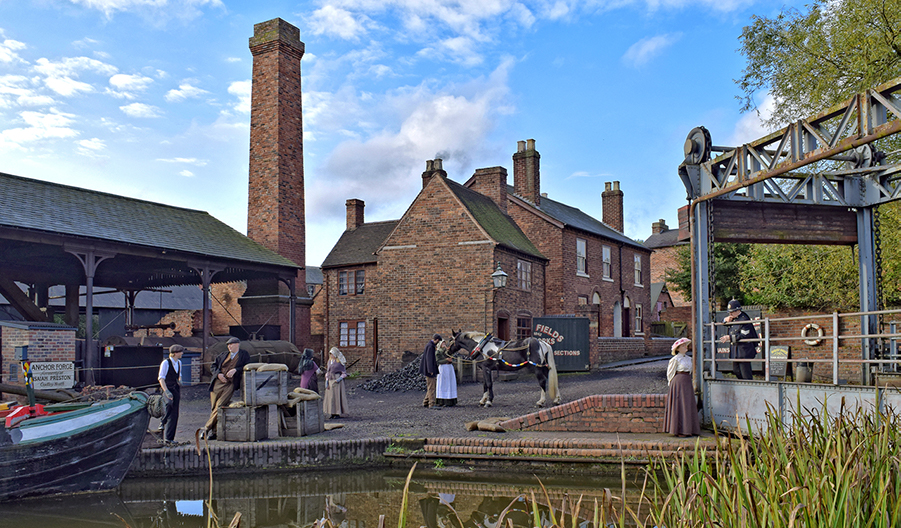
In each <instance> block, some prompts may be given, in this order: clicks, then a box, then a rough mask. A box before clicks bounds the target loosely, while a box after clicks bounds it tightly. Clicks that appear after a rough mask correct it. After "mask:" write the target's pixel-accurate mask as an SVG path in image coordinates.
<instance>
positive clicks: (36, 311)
mask: <svg viewBox="0 0 901 528" xmlns="http://www.w3.org/2000/svg"><path fill="white" fill-rule="evenodd" d="M0 293H2V294H3V296H4V297H6V300H7V301H9V304H11V305H12V307H13V308H15V309H16V311H18V312H19V313H20V314H21V315H22V317H24V318H26V319H27V320H29V321H36V322H41V323H46V322H49V320H50V319H49V317H48V316H47V312H44V311H41V309H40V308H38V306H37V305H36V304H34V303H33V302H31V299H29V298H28V296H27V295H25V294H24V293H23V292H22V289H21V288H19V286H18V285H17V284H16V283H15V282H14V281H12V280H10V279H7V278H5V277H3V278H0Z"/></svg>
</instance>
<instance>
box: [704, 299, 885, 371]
mask: <svg viewBox="0 0 901 528" xmlns="http://www.w3.org/2000/svg"><path fill="white" fill-rule="evenodd" d="M889 314H901V310H880V311H873V312H853V313H844V314H840V313H838V312H833V313H832V314H823V315H803V316H797V317H779V318H769V317H767V318H763V319H760V320H751V321H733V322H729V323H718V322H711V323H710V335H711V339H710V341H709V342H707V343H705V344H707V345H709V349H707V350H709V351H710V354H711V356H712V357H706V352H705V357H704V366H703V368H704V372H708V373H709V376H710V377H711V378H716V372H717V371H716V363H717V361H718V360H717V358H716V349H717V334H716V330H717V328H718V327H726V328H728V327H729V326H734V325H744V324H754V325H755V326H756V325H757V324H758V323H759V324H760V328H761V331H760V332H759V333H760V334H762V335H761V337H759V338H758V339H748V340H743V341H748V342H755V343H762V345H763V354H762V355H763V358H762V359H756V358H753V359H739V358H729V359H728V361H730V362H733V363H752V364H754V363H763V372H764V379H763V381H764V382H769V381H771V379H770V377H771V368H770V366H771V363H772V362H773V360H772V358H771V354H770V349H771V345H772V344H774V343H791V342H796V341H806V340H810V339H811V336H807V337H805V336H798V337H788V336H779V337H774V336H772V335H771V333H770V323H771V322H782V321H801V320H804V321H815V320H824V319H825V320H830V321H831V323H832V334H831V335H829V334H827V333H825V332H824V334H823V336H822V337H819V336H815V339H822V340H823V341H825V342H831V344H832V358H831V359H828V358H827V359H819V358H788V357H786V358H785V359H782V358H779V359H777V360H776V361H778V362H780V363H785V364H786V365H790V364H794V363H812V364H815V363H821V364H823V363H825V364H831V365H832V384H833V385H839V384H840V379H839V365H840V364H846V365H848V364H852V365H859V366H861V367H862V368H864V369H873V368H874V367H878V368H879V370H878V372H882V373H885V372H899V371H901V352H899V350H898V344H897V340H898V339H901V333H899V332H898V330H899V325H898V323H896V322H890V323H887V326H888V329H889V332H888V333H877V334H867V333H865V334H841V333H840V329H841V324H840V323H841V321H842V319H843V318H849V317H860V318H861V320H863V319H864V318H866V317H870V316H878V315H889ZM860 328H862V329H866V328H867V325H866V324H861V325H860ZM863 339H879V340H888V343H887V344H888V347H879V348H878V349H879V350H885V348H887V349H888V353H887V354H886V357H884V358H880V359H876V358H869V359H850V358H841V357H840V355H839V351H840V349H841V344H842V341H849V340H863ZM706 348H707V347H705V349H706ZM817 355H822V354H821V353H818V354H817ZM720 361H722V360H720ZM708 366H709V371H708V370H707V368H708ZM749 381H752V380H749Z"/></svg>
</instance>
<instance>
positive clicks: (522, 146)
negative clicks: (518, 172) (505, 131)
mask: <svg viewBox="0 0 901 528" xmlns="http://www.w3.org/2000/svg"><path fill="white" fill-rule="evenodd" d="M525 151H526V142H525V141H517V142H516V152H525Z"/></svg>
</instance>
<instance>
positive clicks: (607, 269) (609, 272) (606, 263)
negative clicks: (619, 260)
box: [601, 246, 613, 280]
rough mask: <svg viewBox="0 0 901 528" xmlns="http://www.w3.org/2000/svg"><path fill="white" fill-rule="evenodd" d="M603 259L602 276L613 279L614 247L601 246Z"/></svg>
mask: <svg viewBox="0 0 901 528" xmlns="http://www.w3.org/2000/svg"><path fill="white" fill-rule="evenodd" d="M601 261H602V262H603V264H602V266H603V269H604V271H603V276H602V278H604V279H606V280H613V249H612V248H611V247H610V246H601Z"/></svg>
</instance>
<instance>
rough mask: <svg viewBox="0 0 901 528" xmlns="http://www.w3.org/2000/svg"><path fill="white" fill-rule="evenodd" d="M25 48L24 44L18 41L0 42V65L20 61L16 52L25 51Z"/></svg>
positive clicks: (7, 40)
mask: <svg viewBox="0 0 901 528" xmlns="http://www.w3.org/2000/svg"><path fill="white" fill-rule="evenodd" d="M25 47H26V46H25V44H24V43H22V42H19V41H18V40H12V39H6V40H4V41H3V42H0V63H4V62H5V63H12V62H19V61H21V60H22V59H21V58H20V57H19V54H18V53H16V52H17V51H19V50H23V49H25Z"/></svg>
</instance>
